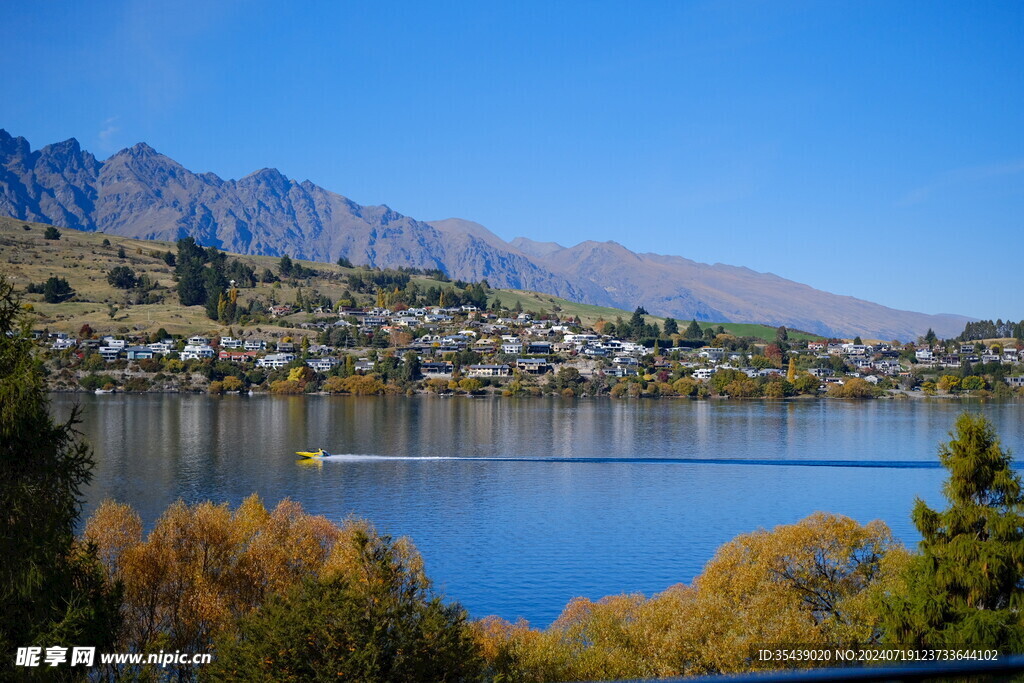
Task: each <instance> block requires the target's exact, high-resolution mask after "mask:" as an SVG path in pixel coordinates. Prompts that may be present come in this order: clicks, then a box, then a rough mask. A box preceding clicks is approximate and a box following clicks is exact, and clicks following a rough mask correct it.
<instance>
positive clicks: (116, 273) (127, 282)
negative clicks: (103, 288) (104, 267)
mask: <svg viewBox="0 0 1024 683" xmlns="http://www.w3.org/2000/svg"><path fill="white" fill-rule="evenodd" d="M107 282H109V283H110V286H111V287H117V288H118V289H131V288H133V287H135V286H136V285H138V284H139V279H138V278H137V277H136V276H135V271H134V270H132V269H131V268H129V267H128V266H115V267H113V268H111V269H110V272H109V273H107Z"/></svg>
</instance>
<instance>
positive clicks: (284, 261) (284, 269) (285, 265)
mask: <svg viewBox="0 0 1024 683" xmlns="http://www.w3.org/2000/svg"><path fill="white" fill-rule="evenodd" d="M292 266H293V264H292V259H291V257H290V256H288V254H285V255H284V256H282V257H281V261H280V263H279V264H278V270H280V271H281V275H283V276H285V277H288V276H289V275H291V273H292Z"/></svg>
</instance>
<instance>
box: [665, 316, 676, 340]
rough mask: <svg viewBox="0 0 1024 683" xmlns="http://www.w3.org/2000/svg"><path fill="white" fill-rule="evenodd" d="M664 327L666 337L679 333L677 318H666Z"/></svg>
mask: <svg viewBox="0 0 1024 683" xmlns="http://www.w3.org/2000/svg"><path fill="white" fill-rule="evenodd" d="M662 328H663V329H664V330H665V336H666V337H671V336H672V335H673V334H679V323H677V322H676V319H675V318H665V323H664V324H663V326H662Z"/></svg>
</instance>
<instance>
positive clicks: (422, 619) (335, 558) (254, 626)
mask: <svg viewBox="0 0 1024 683" xmlns="http://www.w3.org/2000/svg"><path fill="white" fill-rule="evenodd" d="M216 650H217V659H216V660H215V661H214V663H213V664H212V665H211V666H209V667H207V669H206V670H205V671H204V673H206V674H207V675H209V676H211V677H212V678H214V679H232V680H275V681H309V680H328V679H329V680H337V679H339V678H344V679H345V680H359V681H395V682H396V683H405V682H408V683H413V682H416V681H423V682H434V681H438V682H445V681H453V682H455V681H476V680H482V674H483V662H482V660H481V658H480V656H479V654H478V648H477V646H476V644H475V642H474V640H473V639H472V637H471V633H470V631H469V628H468V624H467V615H466V612H465V610H463V609H462V607H461V606H459V605H458V604H457V603H452V604H445V603H444V602H442V600H441V599H440V598H439V597H438V596H436V595H434V594H433V593H432V591H431V589H430V581H429V580H428V579H427V577H426V575H425V574H424V572H423V563H422V559H421V558H420V556H419V554H418V553H417V552H416V551H415V549H414V548H412V547H411V544H409V543H408V542H406V541H403V540H401V539H400V540H399V541H398V542H393V541H392V540H391V538H390V537H387V536H380V535H378V534H376V533H375V532H373V530H372V528H370V527H368V526H367V525H359V524H356V525H351V526H350V528H349V529H348V530H347V531H346V532H344V533H343V534H342V538H341V539H340V540H339V542H338V544H337V545H336V546H335V550H334V553H333V554H332V558H331V562H329V563H328V565H327V566H326V567H325V569H324V572H323V575H322V576H321V577H320V578H319V579H306V580H305V581H303V582H302V583H301V584H300V585H298V586H295V587H293V588H292V589H291V590H290V591H288V592H287V593H285V594H283V595H281V596H275V597H274V598H272V599H271V600H269V601H268V602H267V603H266V604H264V605H263V606H262V607H261V608H260V609H258V610H256V611H255V612H253V613H252V614H250V615H249V616H248V617H246V618H245V619H243V620H242V622H241V625H240V628H239V629H238V631H237V632H233V633H226V634H224V636H222V637H221V638H220V639H218V641H217V645H216Z"/></svg>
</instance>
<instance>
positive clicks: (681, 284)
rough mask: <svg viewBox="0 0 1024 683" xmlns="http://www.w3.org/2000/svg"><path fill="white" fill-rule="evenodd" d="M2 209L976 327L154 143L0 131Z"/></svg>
mask: <svg viewBox="0 0 1024 683" xmlns="http://www.w3.org/2000/svg"><path fill="white" fill-rule="evenodd" d="M0 213H3V214H6V215H8V216H12V217H15V218H20V219H24V220H33V221H42V222H48V223H52V224H55V225H65V226H68V227H72V228H77V229H81V230H100V231H104V232H109V233H113V234H118V235H125V236H129V237H136V238H144V239H164V240H174V239H178V238H181V237H185V236H189V235H191V236H193V237H195V238H196V240H197V241H198V242H200V243H201V244H204V245H211V246H216V247H219V248H222V249H225V250H229V251H234V252H238V253H244V254H265V255H282V254H289V255H291V256H294V257H298V258H304V259H309V260H314V261H326V262H333V261H335V260H337V258H338V257H340V256H345V257H347V258H349V259H350V260H351V261H352V262H354V263H367V264H369V265H374V266H382V267H397V266H414V267H423V268H441V269H442V270H444V271H446V272H447V273H449V275H451V276H452V277H455V278H460V279H464V280H479V279H483V278H486V279H487V280H488V281H489V282H490V283H491V285H493V286H495V287H502V288H512V289H530V290H536V291H541V292H547V293H550V294H554V295H557V296H561V297H564V298H567V299H571V300H574V301H579V302H585V303H593V304H599V305H606V306H616V307H619V308H626V309H632V308H633V307H635V306H637V305H640V304H642V305H644V306H645V307H646V308H647V309H648V310H649V311H651V312H652V313H655V314H659V315H671V316H675V317H677V318H679V319H683V320H688V319H690V318H696V319H698V320H720V321H742V322H760V323H766V324H770V325H781V324H785V325H789V326H792V327H797V328H800V329H805V330H808V331H812V332H817V333H819V334H825V335H836V336H852V335H855V334H859V335H861V336H866V337H873V338H883V339H892V338H897V339H906V338H911V337H914V336H917V335H919V334H922V333H923V332H924V331H925V330H926V329H927V328H929V327H932V328H933V329H935V331H936V332H937V333H939V334H940V335H950V336H951V335H953V334H957V333H959V332H960V331H961V330H962V329H963V325H964V324H965V322H967V321H968V320H969V318H966V317H963V316H955V315H939V316H932V315H925V314H921V313H912V312H908V311H896V310H893V309H890V308H887V307H884V306H881V305H879V304H874V303H871V302H867V301H861V300H859V299H854V298H852V297H843V296H837V295H834V294H829V293H827V292H823V291H820V290H816V289H813V288H811V287H808V286H807V285H802V284H799V283H796V282H793V281H790V280H786V279H784V278H780V277H778V276H775V275H772V274H767V273H757V272H755V271H752V270H749V269H747V268H742V267H736V266H726V265H722V264H714V265H708V264H703V263H697V262H695V261H690V260H688V259H685V258H682V257H678V256H663V255H659V254H637V253H634V252H632V251H630V250H628V249H626V248H625V247H623V246H622V245H619V244H617V243H614V242H602V243H599V242H589V241H588V242H582V243H580V244H578V245H575V246H573V247H563V246H561V245H559V244H556V243H553V242H535V241H533V240H529V239H527V238H517V239H515V240H513V241H512V242H506V241H504V240H502V239H501V238H500V237H498V236H497V235H495V234H494V233H492V232H490V231H489V230H487V229H486V228H485V227H484V226H482V225H479V224H477V223H473V222H471V221H465V220H461V219H446V220H442V221H433V222H424V221H419V220H416V219H414V218H411V217H409V216H404V215H402V214H400V213H398V212H396V211H394V210H392V209H390V208H389V207H387V206H383V205H382V206H363V205H360V204H357V203H356V202H354V201H352V200H350V199H348V198H346V197H344V196H342V195H339V194H336V193H334V192H330V191H328V190H325V189H323V188H322V187H319V186H318V185H315V184H314V183H312V182H310V181H308V180H305V181H303V182H297V181H295V180H291V179H289V178H287V177H285V176H284V175H282V174H281V173H280V172H279V171H277V170H275V169H266V168H265V169H262V170H259V171H256V172H255V173H252V174H250V175H248V176H245V177H244V178H241V179H239V180H224V179H222V178H220V177H218V176H217V175H216V174H214V173H194V172H192V171H189V170H188V169H186V168H184V167H183V166H181V165H180V164H178V163H177V162H176V161H174V160H173V159H170V158H169V157H167V156H164V155H162V154H160V153H159V152H157V151H156V150H154V149H153V148H151V147H150V146H149V145H146V144H145V143H139V144H137V145H135V146H133V147H130V148H128V149H124V150H121V151H120V152H117V153H116V154H114V155H113V156H111V157H110V158H109V159H107V160H106V161H103V162H100V161H98V160H97V159H96V158H95V157H94V156H93V155H92V154H90V153H89V152H87V151H85V150H83V149H82V148H81V146H80V145H79V143H78V141H77V140H74V139H70V140H67V141H64V142H60V143H56V144H52V145H47V146H45V147H43V148H41V149H39V150H37V151H32V150H31V147H30V145H29V143H28V142H27V141H26V140H25V139H24V138H21V137H18V138H15V137H12V136H11V135H10V134H8V133H7V132H6V131H4V130H2V129H0Z"/></svg>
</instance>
